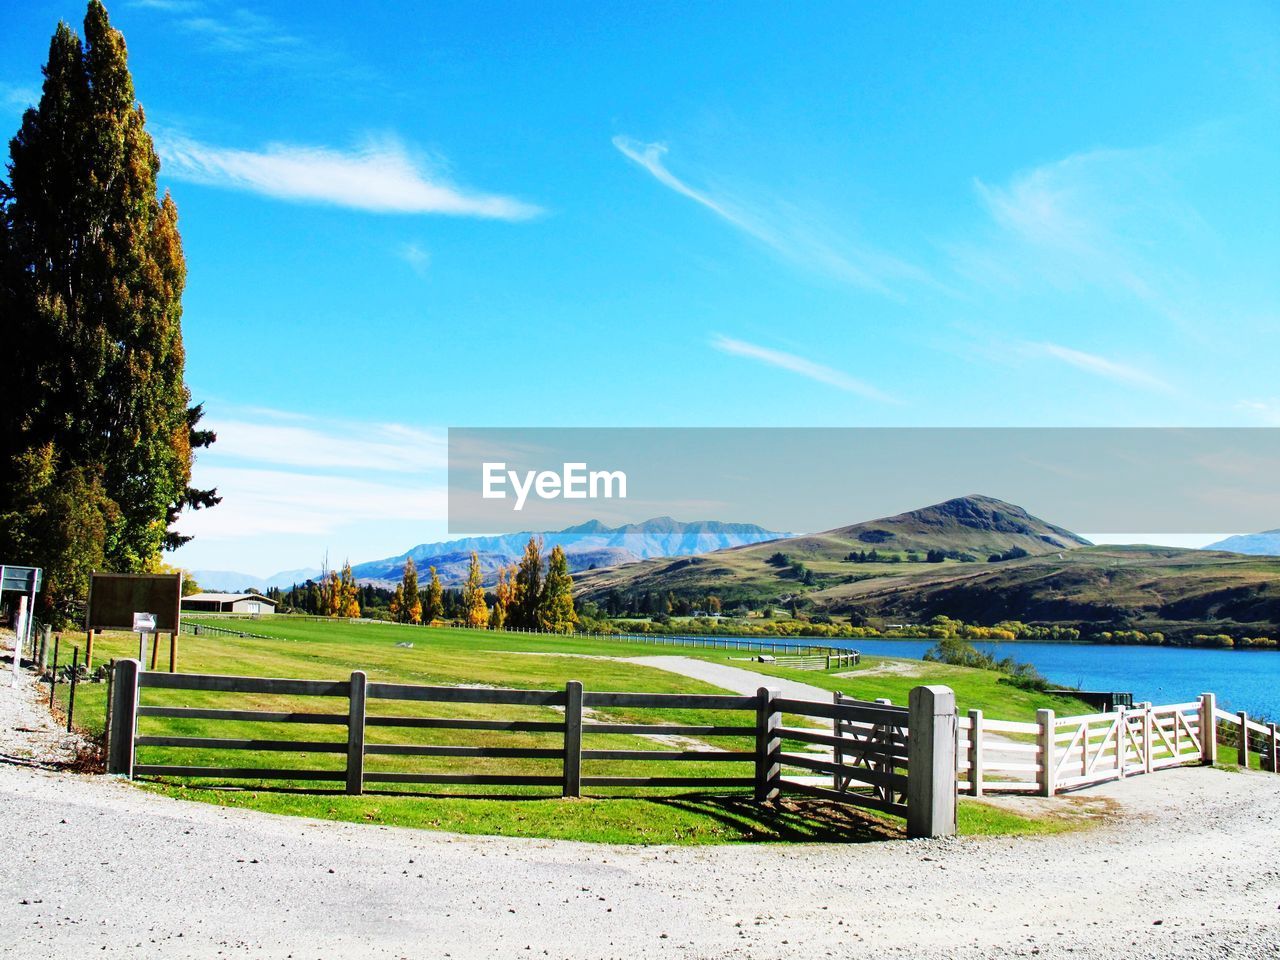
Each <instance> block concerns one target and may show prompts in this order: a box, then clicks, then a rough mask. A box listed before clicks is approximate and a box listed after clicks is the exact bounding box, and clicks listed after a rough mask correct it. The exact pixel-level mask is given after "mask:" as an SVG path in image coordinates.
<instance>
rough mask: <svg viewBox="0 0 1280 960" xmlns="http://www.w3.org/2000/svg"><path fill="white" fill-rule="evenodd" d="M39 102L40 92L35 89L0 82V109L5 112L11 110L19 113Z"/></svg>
mask: <svg viewBox="0 0 1280 960" xmlns="http://www.w3.org/2000/svg"><path fill="white" fill-rule="evenodd" d="M39 101H40V90H39V89H38V88H37V87H29V86H23V85H20V84H15V83H3V82H0V108H3V109H4V110H5V111H6V112H8V111H11V110H12V111H14V112H18V113H20V112H22V111H23V110H26V109H27V107H31V106H35V105H36V104H37V103H38V102H39Z"/></svg>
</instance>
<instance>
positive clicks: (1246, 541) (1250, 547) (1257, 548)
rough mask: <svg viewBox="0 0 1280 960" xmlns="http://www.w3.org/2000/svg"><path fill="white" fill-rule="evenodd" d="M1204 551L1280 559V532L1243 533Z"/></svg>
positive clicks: (1213, 544)
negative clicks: (1221, 551) (1224, 551)
mask: <svg viewBox="0 0 1280 960" xmlns="http://www.w3.org/2000/svg"><path fill="white" fill-rule="evenodd" d="M1204 549H1206V550H1229V551H1230V552H1231V553H1247V554H1251V555H1253V556H1256V557H1280V530H1264V531H1263V532H1262V533H1242V534H1240V535H1239V536H1235V537H1227V538H1226V539H1225V540H1219V541H1218V542H1217V543H1211V544H1209V545H1208V546H1207V547H1205V548H1204Z"/></svg>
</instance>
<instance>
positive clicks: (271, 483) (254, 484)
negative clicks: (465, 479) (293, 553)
mask: <svg viewBox="0 0 1280 960" xmlns="http://www.w3.org/2000/svg"><path fill="white" fill-rule="evenodd" d="M195 481H196V482H197V483H198V484H200V485H201V486H215V487H217V489H218V492H219V493H220V494H221V495H222V498H223V499H222V503H220V504H218V506H217V507H214V508H213V509H210V510H197V511H194V512H192V513H187V514H183V517H182V520H181V522H180V524H179V528H180V529H181V530H182V532H183V533H186V534H189V535H194V536H196V537H197V538H200V539H204V540H234V539H238V538H242V537H253V536H260V535H262V534H311V535H316V534H327V533H332V532H333V531H335V530H338V529H341V528H343V527H346V526H348V525H350V524H353V523H368V522H374V521H388V520H389V521H399V522H404V523H418V522H423V521H436V522H439V521H442V520H444V519H445V518H446V517H447V516H448V490H447V488H446V486H445V485H444V484H443V483H401V484H396V483H390V482H385V481H381V480H377V479H369V478H361V477H347V476H315V475H312V474H299V473H293V472H290V471H287V470H271V469H262V468H252V467H233V466H226V465H224V464H220V463H202V464H199V465H198V467H197V472H196V477H195ZM245 562H246V563H249V562H250V558H248V557H246V558H245Z"/></svg>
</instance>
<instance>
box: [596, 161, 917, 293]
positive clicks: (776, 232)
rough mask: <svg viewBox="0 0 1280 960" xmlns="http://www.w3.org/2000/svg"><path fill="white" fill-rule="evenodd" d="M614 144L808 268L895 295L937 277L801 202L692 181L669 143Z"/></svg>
mask: <svg viewBox="0 0 1280 960" xmlns="http://www.w3.org/2000/svg"><path fill="white" fill-rule="evenodd" d="M613 145H614V147H616V148H617V150H618V151H619V152H620V153H621V154H622V155H623V156H625V157H626V158H627V159H628V160H631V161H632V162H633V163H635V164H637V165H638V166H639V167H640V168H641V169H643V170H645V171H647V172H648V173H649V174H650V175H651V176H652V177H653V178H654V179H655V180H657V181H658V182H659V183H661V184H662V185H663V186H664V187H667V188H668V189H669V190H672V191H674V192H675V193H677V194H679V195H680V196H682V197H686V198H688V199H689V200H692V201H693V202H694V203H697V204H699V205H700V206H702V207H705V208H706V209H707V210H710V211H711V212H712V213H714V214H715V215H716V216H718V217H720V218H721V219H722V220H724V221H725V222H727V223H729V224H731V225H732V226H734V227H736V228H737V229H739V230H741V231H742V232H743V233H745V234H747V235H748V236H750V237H752V238H754V239H755V240H757V241H759V242H760V243H763V244H764V245H765V246H767V247H769V248H770V249H772V250H773V251H774V252H775V253H777V254H779V255H781V256H782V257H784V258H785V259H787V260H789V261H791V262H793V263H796V264H799V265H801V266H803V267H805V268H807V269H810V270H814V271H816V272H819V273H822V274H825V275H827V276H830V277H833V278H835V279H837V280H839V281H841V282H844V283H849V284H852V285H853V286H857V287H862V288H864V289H868V290H873V291H876V292H878V293H882V294H886V295H890V296H896V295H897V293H896V291H895V289H894V288H895V287H896V286H898V285H899V284H902V283H908V282H910V283H926V284H931V283H932V282H933V281H932V280H931V279H930V278H929V276H928V275H927V274H926V273H925V271H923V270H921V269H920V268H918V267H915V266H913V265H911V264H909V263H906V262H905V261H902V260H899V259H897V258H896V257H892V256H890V255H888V254H885V253H883V252H881V251H878V250H875V249H873V248H871V247H869V246H867V245H865V244H859V243H857V242H856V241H853V240H850V239H849V238H847V237H844V236H840V235H837V234H835V233H834V232H833V231H831V230H829V229H826V228H824V227H823V226H822V225H820V224H819V223H818V221H817V220H816V218H815V217H813V216H811V215H808V214H805V213H804V212H802V211H799V210H797V209H796V208H795V207H792V206H789V205H786V204H772V205H770V204H769V203H768V202H761V201H750V200H746V199H742V198H738V197H732V196H729V195H727V194H725V193H723V192H721V191H715V190H712V189H708V188H702V189H699V188H695V187H693V186H691V185H690V184H689V183H688V182H686V181H685V180H682V179H681V178H680V177H677V176H676V175H675V174H674V173H672V172H671V171H670V170H669V169H668V168H667V165H666V161H665V157H666V155H667V152H668V147H667V145H666V144H665V143H644V142H642V141H639V140H634V139H632V138H631V137H625V136H616V137H614V138H613Z"/></svg>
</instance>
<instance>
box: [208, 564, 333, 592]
mask: <svg viewBox="0 0 1280 960" xmlns="http://www.w3.org/2000/svg"><path fill="white" fill-rule="evenodd" d="M191 576H193V577H195V580H196V583H198V584H200V587H201V589H203V590H212V591H214V592H215V593H223V592H238V591H241V590H256V591H258V592H259V593H261V592H262V591H264V590H269V589H271V588H272V587H282V588H288V587H291V586H293V585H294V584H295V583H306V582H307V581H308V580H313V579H315V578H317V577H319V576H320V568H319V567H304V568H302V569H300V570H281V571H280V572H279V573H273V574H272V575H271V576H269V577H255V576H254V575H253V574H251V573H237V572H236V571H234V570H192V571H191Z"/></svg>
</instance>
